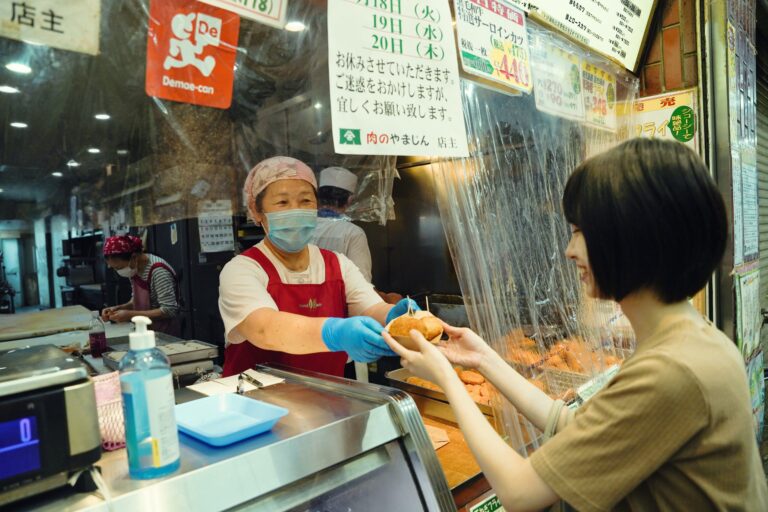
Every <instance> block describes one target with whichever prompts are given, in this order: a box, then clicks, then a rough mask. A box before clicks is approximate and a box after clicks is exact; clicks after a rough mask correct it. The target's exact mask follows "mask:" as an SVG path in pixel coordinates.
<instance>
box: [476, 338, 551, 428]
mask: <svg viewBox="0 0 768 512" xmlns="http://www.w3.org/2000/svg"><path fill="white" fill-rule="evenodd" d="M478 370H479V371H480V373H482V374H483V375H484V376H485V378H486V379H488V380H489V381H491V384H493V385H494V386H495V387H496V389H498V390H499V392H500V393H501V394H502V395H504V397H505V398H506V399H507V400H509V401H510V402H511V403H512V405H514V406H515V408H516V409H517V410H518V411H519V412H520V413H521V414H522V415H523V416H525V417H526V418H528V420H529V421H530V422H531V423H533V424H534V425H536V427H538V428H539V429H540V430H544V428H545V427H546V423H547V417H548V416H549V411H550V410H551V409H552V404H553V403H554V400H552V399H551V398H550V397H548V396H547V395H546V393H544V392H543V391H542V390H540V389H539V388H537V387H536V386H534V385H533V384H531V383H530V382H528V381H527V380H526V379H525V377H523V376H522V375H520V374H519V373H518V372H516V371H515V370H514V368H512V367H511V366H510V365H509V364H508V363H507V362H506V361H504V359H502V358H501V356H499V354H497V353H496V352H492V353H491V354H490V355H489V356H488V357H486V360H485V362H484V363H483V364H482V365H481V366H480V367H479V368H478Z"/></svg>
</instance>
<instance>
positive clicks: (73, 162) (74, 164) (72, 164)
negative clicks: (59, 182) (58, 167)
mask: <svg viewBox="0 0 768 512" xmlns="http://www.w3.org/2000/svg"><path fill="white" fill-rule="evenodd" d="M67 167H80V162H78V161H76V160H70V161H69V162H67Z"/></svg>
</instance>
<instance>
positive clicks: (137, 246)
mask: <svg viewBox="0 0 768 512" xmlns="http://www.w3.org/2000/svg"><path fill="white" fill-rule="evenodd" d="M143 248H144V244H142V243H141V238H139V237H136V236H131V235H120V236H111V237H109V238H107V239H106V241H105V242H104V256H110V255H112V254H126V253H134V252H141V250H142V249H143Z"/></svg>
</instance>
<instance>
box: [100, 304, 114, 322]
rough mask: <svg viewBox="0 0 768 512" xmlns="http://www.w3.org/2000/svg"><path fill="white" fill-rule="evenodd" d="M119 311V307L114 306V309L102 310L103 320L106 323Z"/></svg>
mask: <svg viewBox="0 0 768 512" xmlns="http://www.w3.org/2000/svg"><path fill="white" fill-rule="evenodd" d="M117 310H118V307H117V306H112V307H109V308H104V309H102V310H101V319H102V320H104V321H105V322H107V321H109V318H110V316H112V314H113V313H114V312H115V311H117Z"/></svg>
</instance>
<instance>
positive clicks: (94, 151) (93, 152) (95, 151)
mask: <svg viewBox="0 0 768 512" xmlns="http://www.w3.org/2000/svg"><path fill="white" fill-rule="evenodd" d="M88 152H89V153H91V154H93V155H96V154H98V153H101V150H100V149H99V148H88Z"/></svg>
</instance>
